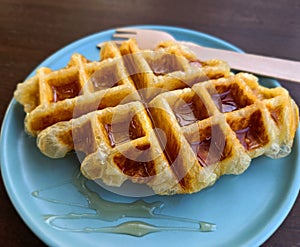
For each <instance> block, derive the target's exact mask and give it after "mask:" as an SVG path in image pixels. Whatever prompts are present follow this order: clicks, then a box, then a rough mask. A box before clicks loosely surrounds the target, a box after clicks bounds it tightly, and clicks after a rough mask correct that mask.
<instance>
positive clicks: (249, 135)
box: [228, 110, 269, 151]
mask: <svg viewBox="0 0 300 247" xmlns="http://www.w3.org/2000/svg"><path fill="white" fill-rule="evenodd" d="M228 123H229V125H230V127H231V128H232V129H233V131H234V132H235V134H236V137H237V138H238V140H239V141H240V143H241V144H242V145H243V147H244V148H245V150H247V151H251V150H253V149H256V148H260V147H262V146H264V145H266V144H267V143H268V142H269V137H268V134H267V130H266V129H265V125H264V121H263V119H262V113H261V111H259V110H257V111H255V112H253V113H252V114H251V116H250V118H249V117H245V118H240V119H234V120H230V121H228Z"/></svg>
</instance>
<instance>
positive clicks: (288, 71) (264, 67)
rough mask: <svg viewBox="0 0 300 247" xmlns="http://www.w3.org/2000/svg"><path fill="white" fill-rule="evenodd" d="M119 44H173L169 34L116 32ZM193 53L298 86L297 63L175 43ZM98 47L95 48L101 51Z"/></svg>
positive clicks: (147, 46) (143, 46) (150, 46)
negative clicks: (133, 41) (130, 41)
mask: <svg viewBox="0 0 300 247" xmlns="http://www.w3.org/2000/svg"><path fill="white" fill-rule="evenodd" d="M113 37H114V38H115V39H116V40H114V42H116V43H117V44H120V43H121V42H123V41H124V40H125V39H130V38H134V39H135V40H136V41H137V43H138V45H139V47H140V48H141V49H154V48H155V47H156V46H157V44H158V43H159V42H161V41H167V40H175V38H174V37H173V36H172V35H170V34H169V33H166V32H163V31H157V30H146V29H128V28H118V29H116V33H115V34H114V35H113ZM178 42H180V43H181V44H183V45H185V46H187V47H188V48H189V49H190V50H192V51H193V52H194V53H195V54H196V56H197V57H198V58H199V59H200V60H209V59H220V60H224V61H227V62H228V64H229V66H230V67H231V68H232V69H235V70H238V71H245V72H250V73H254V74H257V75H262V76H267V77H271V78H276V79H282V80H287V81H293V82H297V83H300V62H298V61H292V60H285V59H280V58H272V57H266V56H261V55H254V54H247V53H239V52H235V51H228V50H221V49H215V48H208V47H204V46H200V45H198V44H194V43H191V42H185V41H178ZM101 45H102V43H101V44H98V47H101Z"/></svg>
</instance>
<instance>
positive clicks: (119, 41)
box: [97, 40, 124, 49]
mask: <svg viewBox="0 0 300 247" xmlns="http://www.w3.org/2000/svg"><path fill="white" fill-rule="evenodd" d="M106 42H107V41H104V42H101V43H99V44H97V47H98V48H100V49H101V48H102V47H103V45H104V43H106ZM111 42H113V43H115V44H116V45H121V44H122V42H124V40H112V41H111Z"/></svg>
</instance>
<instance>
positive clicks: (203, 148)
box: [186, 124, 230, 167]
mask: <svg viewBox="0 0 300 247" xmlns="http://www.w3.org/2000/svg"><path fill="white" fill-rule="evenodd" d="M186 138H187V141H188V142H189V144H190V147H191V148H192V150H193V152H194V153H195V155H196V157H197V160H198V162H199V164H200V165H201V166H203V167H205V166H209V165H211V164H215V163H217V162H218V161H222V160H223V159H225V158H226V157H228V156H229V155H228V154H229V153H230V148H229V147H228V143H227V141H226V137H225V135H224V133H223V131H222V129H221V128H220V126H219V125H217V124H215V125H211V126H207V127H205V128H203V129H199V132H195V133H192V134H191V133H189V134H187V135H186Z"/></svg>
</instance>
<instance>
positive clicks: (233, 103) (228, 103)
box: [210, 84, 253, 113]
mask: <svg viewBox="0 0 300 247" xmlns="http://www.w3.org/2000/svg"><path fill="white" fill-rule="evenodd" d="M210 94H211V97H212V99H213V101H214V102H215V104H216V106H217V108H218V109H219V111H220V112H223V113H225V112H232V111H235V110H238V109H240V108H243V107H246V106H247V105H251V104H252V103H253V100H251V99H250V98H249V97H248V96H247V95H245V92H244V91H243V90H242V89H241V88H240V87H239V86H238V85H237V84H232V85H229V86H228V85H221V86H220V85H218V86H216V87H215V90H211V92H210Z"/></svg>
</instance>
